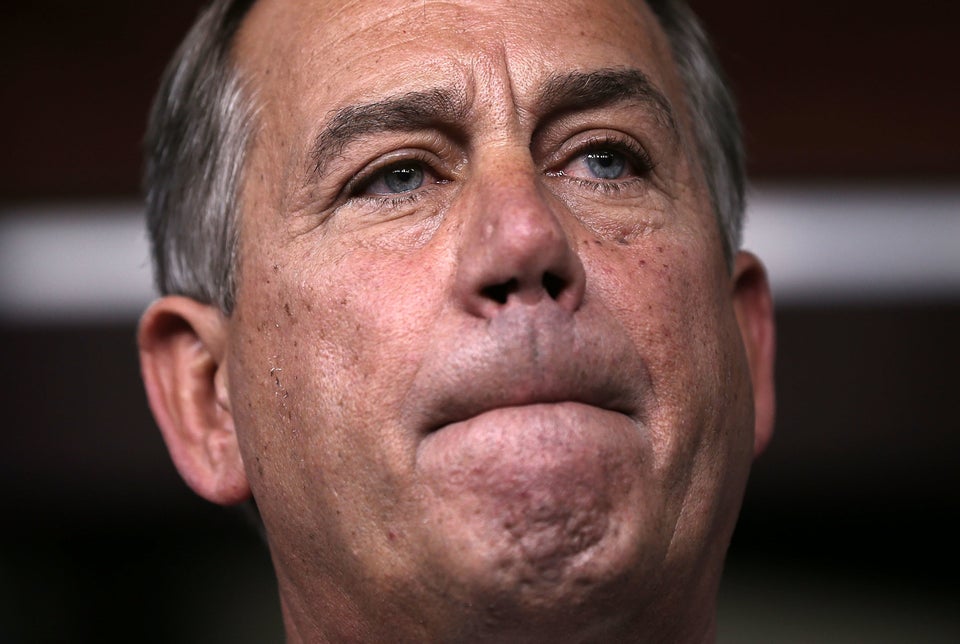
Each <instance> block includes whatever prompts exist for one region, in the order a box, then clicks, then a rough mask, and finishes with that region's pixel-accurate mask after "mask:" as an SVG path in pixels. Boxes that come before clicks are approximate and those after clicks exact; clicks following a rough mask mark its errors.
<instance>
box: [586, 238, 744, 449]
mask: <svg viewBox="0 0 960 644" xmlns="http://www.w3.org/2000/svg"><path fill="white" fill-rule="evenodd" d="M711 248H712V247H711V246H710V245H709V244H708V243H707V242H706V241H701V240H700V238H698V237H691V238H681V237H679V236H678V237H677V239H666V236H663V237H660V238H657V237H656V236H654V237H649V238H645V239H643V240H641V241H640V242H639V243H637V244H634V245H630V246H629V247H623V246H618V245H616V244H609V245H607V246H605V247H604V249H608V250H607V252H601V253H597V254H596V255H594V258H593V261H592V263H593V270H592V271H591V272H592V273H593V274H594V276H595V279H594V284H593V288H594V289H595V290H596V291H597V294H598V298H597V299H598V300H600V301H603V302H605V303H606V305H607V306H609V307H611V308H612V309H613V310H612V311H611V313H612V314H613V315H614V316H616V317H617V318H618V319H619V320H620V322H621V324H622V325H623V327H624V329H625V332H626V333H627V334H629V336H630V337H631V339H632V340H633V342H634V343H635V344H636V345H637V347H638V349H639V351H640V354H641V355H643V356H644V359H645V360H646V361H647V365H648V367H649V371H650V374H651V380H652V389H653V399H654V400H655V403H654V404H653V405H652V409H651V417H650V419H649V420H650V425H651V431H652V432H653V437H654V442H655V449H656V452H657V460H658V462H659V464H660V465H661V466H662V467H674V466H676V467H682V463H684V462H690V456H691V455H692V453H693V452H694V451H696V450H697V449H699V448H700V446H701V445H702V444H703V443H704V442H705V441H709V442H713V441H714V437H715V436H716V435H718V434H723V433H726V432H731V431H739V429H740V427H739V426H740V419H739V416H740V415H742V412H743V410H742V409H741V408H742V407H743V405H742V404H741V403H742V401H741V400H740V398H742V389H743V384H744V383H743V382H742V381H743V378H742V376H743V373H744V370H743V366H744V363H743V359H742V349H741V348H740V338H739V334H738V331H737V327H736V319H735V316H734V313H733V309H732V306H731V302H730V301H729V288H730V286H729V284H728V278H727V271H726V268H725V267H724V266H723V265H722V261H723V260H722V258H721V257H719V255H718V254H717V253H713V252H711V250H710V249H711ZM731 392H733V395H731ZM730 406H734V407H737V413H736V414H732V415H730V414H726V413H725V412H724V410H725V409H727V408H728V407H730Z"/></svg>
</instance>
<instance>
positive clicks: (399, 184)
mask: <svg viewBox="0 0 960 644" xmlns="http://www.w3.org/2000/svg"><path fill="white" fill-rule="evenodd" d="M383 180H384V182H385V183H386V184H387V187H388V188H389V189H390V190H391V192H410V191H411V190H416V189H417V188H419V187H420V186H421V185H423V170H421V169H420V168H418V167H416V166H403V167H399V168H393V169H392V170H390V171H388V172H387V174H386V176H385V177H384V178H383Z"/></svg>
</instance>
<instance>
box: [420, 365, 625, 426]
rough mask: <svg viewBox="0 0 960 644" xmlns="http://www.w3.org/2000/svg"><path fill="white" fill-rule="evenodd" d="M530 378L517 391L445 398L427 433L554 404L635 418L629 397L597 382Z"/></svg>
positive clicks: (552, 376)
mask: <svg viewBox="0 0 960 644" xmlns="http://www.w3.org/2000/svg"><path fill="white" fill-rule="evenodd" d="M521 378H522V376H521ZM530 378H531V379H530V380H527V381H524V382H523V383H522V384H519V385H515V388H514V389H512V390H510V391H502V390H501V388H499V387H497V388H496V389H495V390H493V391H490V390H482V389H479V388H478V389H477V390H475V391H474V392H473V393H461V394H460V395H455V396H449V397H447V398H446V399H442V402H440V403H439V404H438V405H437V407H436V413H435V414H434V415H433V417H432V418H430V419H429V421H428V422H427V424H426V426H425V429H426V433H428V434H429V433H432V432H435V431H438V430H441V429H443V428H444V427H446V426H448V425H452V424H454V423H458V422H462V421H466V420H469V419H471V418H475V417H477V416H480V415H482V414H484V413H486V412H489V411H493V410H495V409H505V408H509V407H524V406H532V405H545V404H551V403H568V402H574V403H581V404H584V405H590V406H593V407H598V408H601V409H606V410H609V411H615V412H618V413H621V414H624V415H626V416H634V415H635V411H636V410H635V408H634V407H633V406H632V405H630V404H629V401H628V400H627V396H626V395H624V394H623V393H621V392H617V391H615V390H614V389H613V388H611V387H605V386H602V385H600V384H599V383H597V382H595V381H594V382H587V383H578V384H577V385H573V384H572V383H569V382H567V381H566V379H565V378H564V379H561V381H560V382H557V381H556V380H555V378H556V374H551V380H550V381H549V382H547V381H545V380H537V379H536V377H535V376H530Z"/></svg>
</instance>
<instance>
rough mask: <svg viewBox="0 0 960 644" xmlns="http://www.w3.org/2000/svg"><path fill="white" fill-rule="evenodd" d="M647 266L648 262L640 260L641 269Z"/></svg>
mask: <svg viewBox="0 0 960 644" xmlns="http://www.w3.org/2000/svg"><path fill="white" fill-rule="evenodd" d="M646 265H647V260H645V259H641V260H640V268H643V267H644V266H646Z"/></svg>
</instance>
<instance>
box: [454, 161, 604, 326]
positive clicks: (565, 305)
mask: <svg viewBox="0 0 960 644" xmlns="http://www.w3.org/2000/svg"><path fill="white" fill-rule="evenodd" d="M518 174H520V175H523V174H526V173H522V172H521V173H518ZM477 183H478V184H479V185H477V186H476V187H475V189H474V190H471V191H470V194H469V196H468V195H464V196H465V197H467V199H466V201H467V204H466V210H467V212H465V213H464V214H465V221H464V224H463V229H462V236H461V243H460V246H459V249H458V252H459V257H458V260H459V261H458V265H457V266H458V267H457V281H456V291H457V297H458V299H459V300H460V302H461V304H462V306H463V307H464V308H465V309H466V310H467V312H469V313H470V314H472V315H475V316H478V317H482V318H487V319H492V318H493V317H495V316H497V315H498V314H499V313H500V312H502V311H503V310H505V309H506V308H508V307H512V306H523V305H528V306H533V305H537V304H540V303H542V302H545V303H547V304H551V303H552V304H554V305H556V306H558V307H560V308H561V309H563V310H565V311H567V312H569V313H573V312H574V311H576V310H577V309H578V308H580V305H581V304H582V302H583V294H584V289H585V286H586V274H585V272H584V268H583V263H582V262H581V261H580V257H579V256H578V254H577V252H576V249H575V247H574V246H573V245H572V244H571V241H570V239H569V238H568V236H567V233H566V232H565V231H564V229H563V227H562V226H561V223H560V219H559V218H558V216H557V215H558V214H559V213H560V212H561V209H562V208H563V206H562V205H561V204H558V203H556V202H555V201H551V199H550V197H549V195H546V194H544V193H543V188H542V186H540V185H538V182H537V181H536V177H534V176H526V177H523V178H517V179H513V180H500V179H499V178H493V179H488V180H486V181H484V180H482V179H481V180H479V181H478V182H477Z"/></svg>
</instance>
